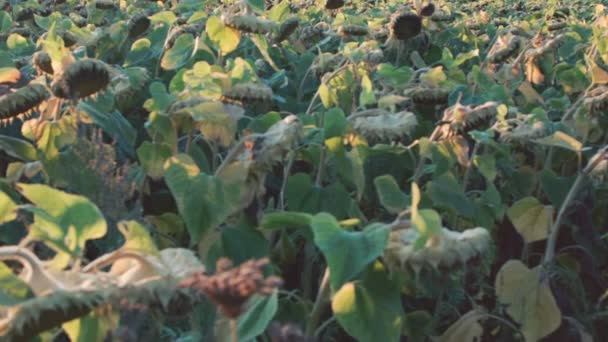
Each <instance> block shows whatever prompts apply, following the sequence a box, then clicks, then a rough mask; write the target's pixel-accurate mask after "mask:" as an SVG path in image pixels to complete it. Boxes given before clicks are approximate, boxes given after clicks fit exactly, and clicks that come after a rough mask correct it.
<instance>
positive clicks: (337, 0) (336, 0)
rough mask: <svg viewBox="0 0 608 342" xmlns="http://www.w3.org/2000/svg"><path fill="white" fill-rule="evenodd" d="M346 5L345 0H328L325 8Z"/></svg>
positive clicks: (333, 8) (330, 8) (331, 8)
mask: <svg viewBox="0 0 608 342" xmlns="http://www.w3.org/2000/svg"><path fill="white" fill-rule="evenodd" d="M342 6H344V0H326V1H325V9H328V10H335V9H338V8H341V7H342Z"/></svg>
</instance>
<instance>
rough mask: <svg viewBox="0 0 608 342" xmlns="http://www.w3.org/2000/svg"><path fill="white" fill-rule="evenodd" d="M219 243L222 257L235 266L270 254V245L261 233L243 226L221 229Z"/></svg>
mask: <svg viewBox="0 0 608 342" xmlns="http://www.w3.org/2000/svg"><path fill="white" fill-rule="evenodd" d="M220 242H221V245H220V246H219V247H221V251H222V255H223V256H226V257H228V258H229V259H230V260H232V262H233V263H234V264H235V265H238V264H240V263H243V262H246V261H247V260H250V259H259V258H263V257H266V256H268V255H269V254H270V244H269V242H268V240H266V238H265V237H264V235H263V234H262V232H261V231H260V230H257V229H253V228H252V227H249V226H247V225H245V224H239V225H237V226H228V227H224V228H222V232H221V238H220Z"/></svg>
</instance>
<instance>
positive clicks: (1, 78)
mask: <svg viewBox="0 0 608 342" xmlns="http://www.w3.org/2000/svg"><path fill="white" fill-rule="evenodd" d="M20 78H21V72H19V70H18V69H15V68H0V83H17V81H19V79H20Z"/></svg>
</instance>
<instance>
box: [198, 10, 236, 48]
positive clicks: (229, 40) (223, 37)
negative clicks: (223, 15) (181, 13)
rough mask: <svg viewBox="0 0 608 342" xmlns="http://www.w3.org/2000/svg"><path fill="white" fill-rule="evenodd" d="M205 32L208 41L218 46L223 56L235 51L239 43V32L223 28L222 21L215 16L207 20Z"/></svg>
mask: <svg viewBox="0 0 608 342" xmlns="http://www.w3.org/2000/svg"><path fill="white" fill-rule="evenodd" d="M206 32H207V35H209V39H211V41H213V42H214V43H216V44H217V45H218V46H219V48H220V51H221V53H222V55H223V56H225V55H227V54H229V53H231V52H232V51H234V50H236V48H237V46H239V42H240V41H241V34H240V32H239V31H237V30H235V29H233V28H230V27H227V26H224V24H223V23H222V20H221V19H220V18H219V17H217V16H212V17H209V19H207V27H206Z"/></svg>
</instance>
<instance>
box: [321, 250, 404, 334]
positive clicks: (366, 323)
mask: <svg viewBox="0 0 608 342" xmlns="http://www.w3.org/2000/svg"><path fill="white" fill-rule="evenodd" d="M331 308H332V310H333V312H334V315H335V316H336V318H337V320H338V322H339V323H340V325H341V326H342V327H343V328H344V330H346V332H348V333H349V334H350V335H351V336H353V337H355V338H356V340H358V341H386V342H391V341H399V338H400V335H401V327H402V325H403V315H404V312H403V308H402V306H401V301H400V288H399V286H398V284H396V282H395V279H390V278H389V277H388V273H387V272H386V270H385V269H384V267H383V266H382V264H381V263H379V262H376V263H374V265H373V266H371V267H370V268H369V270H368V271H367V272H366V274H365V276H364V278H363V281H362V282H348V283H345V284H344V285H342V287H341V288H340V289H339V290H338V291H337V292H336V293H335V294H334V295H333V298H332V301H331Z"/></svg>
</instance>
